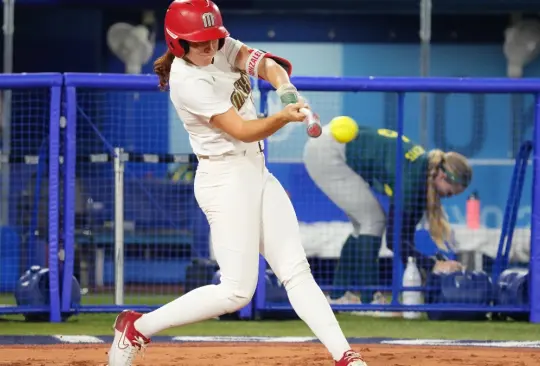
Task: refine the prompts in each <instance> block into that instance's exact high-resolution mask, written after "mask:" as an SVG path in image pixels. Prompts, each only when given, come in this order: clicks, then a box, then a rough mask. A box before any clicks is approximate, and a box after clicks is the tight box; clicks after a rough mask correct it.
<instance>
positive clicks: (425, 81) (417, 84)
mask: <svg viewBox="0 0 540 366" xmlns="http://www.w3.org/2000/svg"><path fill="white" fill-rule="evenodd" d="M291 81H292V83H293V84H295V86H296V87H297V89H298V90H299V91H301V92H306V91H309V92H349V93H369V92H391V93H398V97H399V98H398V127H397V129H398V131H397V137H398V142H397V143H398V146H402V143H401V138H400V137H401V136H403V124H404V121H403V109H404V99H403V96H404V94H405V93H456V94H463V93H473V94H474V93H489V94H509V93H519V94H532V95H534V96H535V112H536V113H535V122H534V124H535V129H534V159H533V170H534V172H533V177H534V178H533V186H532V191H533V192H532V193H533V200H532V216H531V259H530V304H527V305H479V304H478V305H477V304H468V303H433V304H424V305H415V306H407V305H403V304H401V303H400V302H399V296H396V295H400V294H401V292H402V291H427V290H430V289H428V288H427V287H425V286H423V287H420V288H416V287H404V286H402V285H401V279H400V277H401V276H400V275H401V272H400V271H398V270H397V268H396V267H397V266H396V264H397V263H398V261H400V260H401V256H400V255H399V250H400V240H401V238H400V237H401V235H396V237H395V239H394V240H395V243H394V268H393V277H394V278H393V281H392V285H391V286H389V287H385V286H381V289H380V290H391V291H392V294H393V295H394V296H393V299H392V302H391V303H390V304H387V305H369V304H360V305H358V304H355V305H332V308H333V309H334V310H336V311H359V310H360V311H365V310H375V311H376V310H383V311H422V312H424V311H452V312H455V311H458V312H479V311H480V312H522V313H523V312H530V321H531V322H533V323H540V231H539V225H540V211H539V208H540V194H539V193H538V191H539V190H540V179H539V177H540V160H539V159H540V150H539V149H540V145H539V143H540V80H539V79H507V78H455V77H444V78H418V77H397V78H395V77H394V78H393V77H352V78H341V77H293V78H292V79H291ZM259 90H260V91H261V96H264V98H266V95H267V94H268V92H269V91H272V90H274V89H273V87H272V85H270V83H268V82H266V81H262V80H259ZM262 99H263V98H262ZM312 107H313V108H314V109H315V110H316V109H317V106H316V105H313V106H312ZM265 108H266V104H264V103H262V101H261V111H263V112H264V111H265ZM342 114H346V113H342ZM352 117H353V118H354V116H352ZM324 122H325V121H323V123H324ZM398 150H399V148H398ZM396 158H397V160H398V161H397V163H396V166H397V171H396V180H397V183H399V182H400V181H401V173H400V167H402V166H403V161H402V159H403V156H401V154H399V156H396ZM398 192H399V189H398V190H397V192H396V193H397V195H395V196H394V203H395V204H396V206H397V207H395V210H394V211H395V212H394V214H395V215H396V216H395V219H396V225H395V227H394V229H395V234H398V233H399V227H400V225H401V224H402V222H401V209H402V203H401V202H400V193H398ZM400 264H401V263H400ZM265 270H266V267H265V266H261V267H260V271H261V272H264V271H265ZM264 286H265V282H264V281H259V283H258V289H257V291H258V293H259V294H261V298H259V296H257V299H256V304H255V307H256V308H255V310H256V311H264V310H269V309H273V310H290V309H291V307H290V304H277V305H276V304H272V303H269V302H268V299H266V298H262V296H263V295H262V294H264V290H262V291H261V289H262V287H264ZM323 287H326V286H323ZM327 289H331V288H327ZM362 289H366V290H373V288H368V287H365V286H364V288H360V287H357V286H355V288H354V290H362ZM259 291H261V292H259Z"/></svg>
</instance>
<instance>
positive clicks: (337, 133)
mask: <svg viewBox="0 0 540 366" xmlns="http://www.w3.org/2000/svg"><path fill="white" fill-rule="evenodd" d="M330 133H331V134H332V136H334V138H335V139H336V141H337V142H339V143H342V144H346V143H348V142H351V141H352V140H354V138H355V137H356V135H358V124H357V123H356V121H355V120H354V119H352V118H351V117H347V116H338V117H335V118H334V119H332V120H331V121H330Z"/></svg>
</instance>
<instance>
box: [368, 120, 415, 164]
mask: <svg viewBox="0 0 540 366" xmlns="http://www.w3.org/2000/svg"><path fill="white" fill-rule="evenodd" d="M377 133H378V134H379V135H380V136H384V137H388V138H391V139H395V138H397V137H398V133H397V132H396V131H393V130H389V129H386V128H379V129H378V130H377ZM401 140H402V141H403V142H405V143H409V142H411V140H409V138H408V137H407V136H405V135H401ZM425 152H426V151H425V150H424V148H423V147H422V146H420V145H414V146H413V147H412V148H411V149H410V150H409V151H407V152H406V153H405V159H407V160H409V161H410V162H413V161H415V160H416V159H418V157H419V156H422V155H423V154H424V153H425Z"/></svg>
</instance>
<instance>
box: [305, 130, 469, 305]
mask: <svg viewBox="0 0 540 366" xmlns="http://www.w3.org/2000/svg"><path fill="white" fill-rule="evenodd" d="M402 140H403V143H402V149H403V151H402V153H403V156H404V159H403V175H402V198H403V201H402V202H403V204H402V215H403V216H402V230H401V257H402V260H403V263H406V262H407V258H408V257H410V256H412V257H414V258H415V259H416V263H417V265H418V267H419V269H420V270H421V271H424V272H431V271H437V272H451V271H455V270H459V269H461V264H460V263H459V262H456V261H453V260H447V261H439V260H437V259H436V258H434V257H428V256H425V255H423V254H422V253H421V252H419V251H418V250H417V249H416V248H415V245H414V235H415V232H416V226H417V224H418V223H419V222H420V221H421V220H422V218H423V217H424V215H425V217H426V218H427V220H428V223H429V232H430V235H431V237H432V239H433V241H434V242H435V243H436V245H437V247H438V249H440V251H441V252H448V247H447V243H448V242H449V239H450V234H451V229H450V225H449V223H448V221H447V218H446V215H445V213H444V211H443V208H442V205H441V198H442V197H450V196H453V195H457V194H460V193H462V192H463V191H464V190H465V189H466V188H467V186H468V185H469V183H470V181H471V178H472V169H471V167H470V165H469V163H468V162H467V159H466V158H465V157H464V156H463V155H461V154H458V153H456V152H443V151H441V150H432V151H429V152H426V151H425V150H424V148H423V147H422V146H420V145H417V144H415V143H413V142H412V141H411V140H409V139H408V138H407V137H405V136H403V138H402ZM396 151H397V133H396V132H395V131H392V130H388V129H376V128H370V127H364V126H358V134H357V135H356V137H355V138H354V139H353V140H352V141H350V142H348V143H339V142H338V141H337V140H336V139H335V138H334V137H333V135H332V133H331V124H328V125H326V126H324V127H323V133H322V135H321V136H320V137H319V138H317V139H309V140H308V142H307V144H306V146H305V148H304V163H305V166H306V169H307V172H308V174H309V175H310V177H311V178H312V179H313V181H314V182H315V184H316V185H317V186H318V187H319V188H320V189H321V190H322V191H323V192H324V193H325V194H326V195H327V196H328V197H329V198H330V200H332V201H333V202H334V203H335V204H336V205H337V206H338V207H339V208H341V209H342V210H343V211H344V212H345V213H346V214H347V215H348V217H349V219H350V220H351V222H352V226H353V232H352V234H351V235H350V236H349V237H348V238H347V240H346V242H345V244H344V245H343V248H342V250H341V254H340V258H339V262H338V266H337V268H336V271H335V274H334V282H333V285H334V286H336V287H338V286H339V287H347V286H377V285H378V278H379V276H378V273H379V268H378V257H379V251H380V249H381V245H382V238H383V235H384V233H385V231H386V242H387V246H388V248H389V249H390V250H392V248H393V245H394V237H393V236H394V229H393V218H394V206H393V204H392V199H390V202H391V203H390V209H389V213H388V216H387V215H386V213H385V212H384V210H383V208H382V207H381V205H380V203H379V201H378V200H377V198H376V197H375V194H374V192H377V193H378V194H382V195H384V196H387V197H390V198H391V197H392V196H393V195H394V192H395V191H396V189H397V187H396V186H395V179H396ZM360 294H361V298H360V297H358V296H356V295H354V294H353V293H352V292H350V291H344V290H343V291H342V290H335V291H333V292H332V293H331V294H330V299H329V301H330V302H331V303H339V304H350V303H361V302H363V303H370V302H371V303H377V304H381V303H384V297H382V296H381V294H380V293H379V292H375V291H361V292H360Z"/></svg>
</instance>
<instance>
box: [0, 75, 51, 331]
mask: <svg viewBox="0 0 540 366" xmlns="http://www.w3.org/2000/svg"><path fill="white" fill-rule="evenodd" d="M0 89H2V90H9V91H10V93H9V94H10V95H12V93H11V91H13V90H28V89H29V90H35V89H42V90H47V91H48V93H47V101H46V105H47V110H48V114H47V115H44V116H42V117H43V120H44V122H45V121H46V122H45V123H46V124H47V126H46V129H47V132H46V135H45V141H46V142H48V152H47V153H46V154H43V155H42V154H39V155H37V156H31V155H24V156H14V155H13V150H12V149H10V148H11V147H12V146H11V141H10V143H8V144H7V145H8V146H3V147H2V149H4V148H7V149H8V151H4V150H2V151H0V167H1V169H2V172H8V173H7V174H10V175H11V174H13V170H11V169H6V167H8V168H10V167H9V165H10V164H11V163H22V164H30V165H32V164H34V165H39V164H41V163H43V161H41V159H43V160H44V161H47V162H48V175H49V176H48V182H49V187H48V192H47V196H48V202H47V211H48V212H47V213H48V221H47V229H48V237H47V239H46V242H47V244H48V250H47V253H46V259H47V261H48V264H47V266H48V269H49V271H48V277H49V286H48V297H49V304H48V305H40V306H35V305H22V306H2V307H0V314H31V313H44V314H47V313H48V315H49V320H50V321H51V322H55V323H57V322H61V321H62V318H61V310H60V288H59V277H60V276H59V270H60V268H59V264H60V263H59V258H58V257H59V249H60V248H59V236H58V228H59V215H58V210H59V206H60V203H59V197H58V192H59V189H60V181H59V167H60V150H59V149H60V143H59V140H60V116H61V93H62V74H59V73H35V74H3V75H1V76H0ZM31 100H32V98H28V102H27V103H31ZM10 101H11V103H14V99H11V100H10ZM11 103H10V105H9V106H8V109H7V110H4V113H9V116H8V117H9V118H8V119H7V120H6V121H7V122H8V123H11V122H14V121H15V122H16V120H13V119H12V116H13V113H15V109H14V108H13V106H12V105H11ZM25 107H26V108H28V106H26V105H25ZM4 116H5V115H4ZM8 137H9V138H10V139H11V138H12V135H11V136H8ZM21 146H22V145H21ZM24 147H25V148H26V145H24ZM38 175H39V174H38ZM2 178H3V179H4V178H5V177H4V176H3V177H2ZM36 179H38V177H36ZM11 181H12V180H11V179H10V177H7V179H6V180H5V181H2V188H3V189H2V191H3V193H4V192H5V191H4V188H6V190H7V192H9V188H10V187H9V186H8V187H5V186H6V185H10V184H11ZM10 198H11V197H10V196H3V197H2V202H3V205H4V202H7V203H6V204H7V205H9V202H10ZM8 208H9V207H8ZM34 209H38V208H37V207H34ZM8 223H9V221H7V222H4V224H6V225H7V224H8ZM30 225H32V224H30ZM23 229H24V228H23ZM30 234H33V233H30ZM16 245H20V242H19V243H16ZM25 265H27V262H25ZM26 269H28V268H24V270H26Z"/></svg>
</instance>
